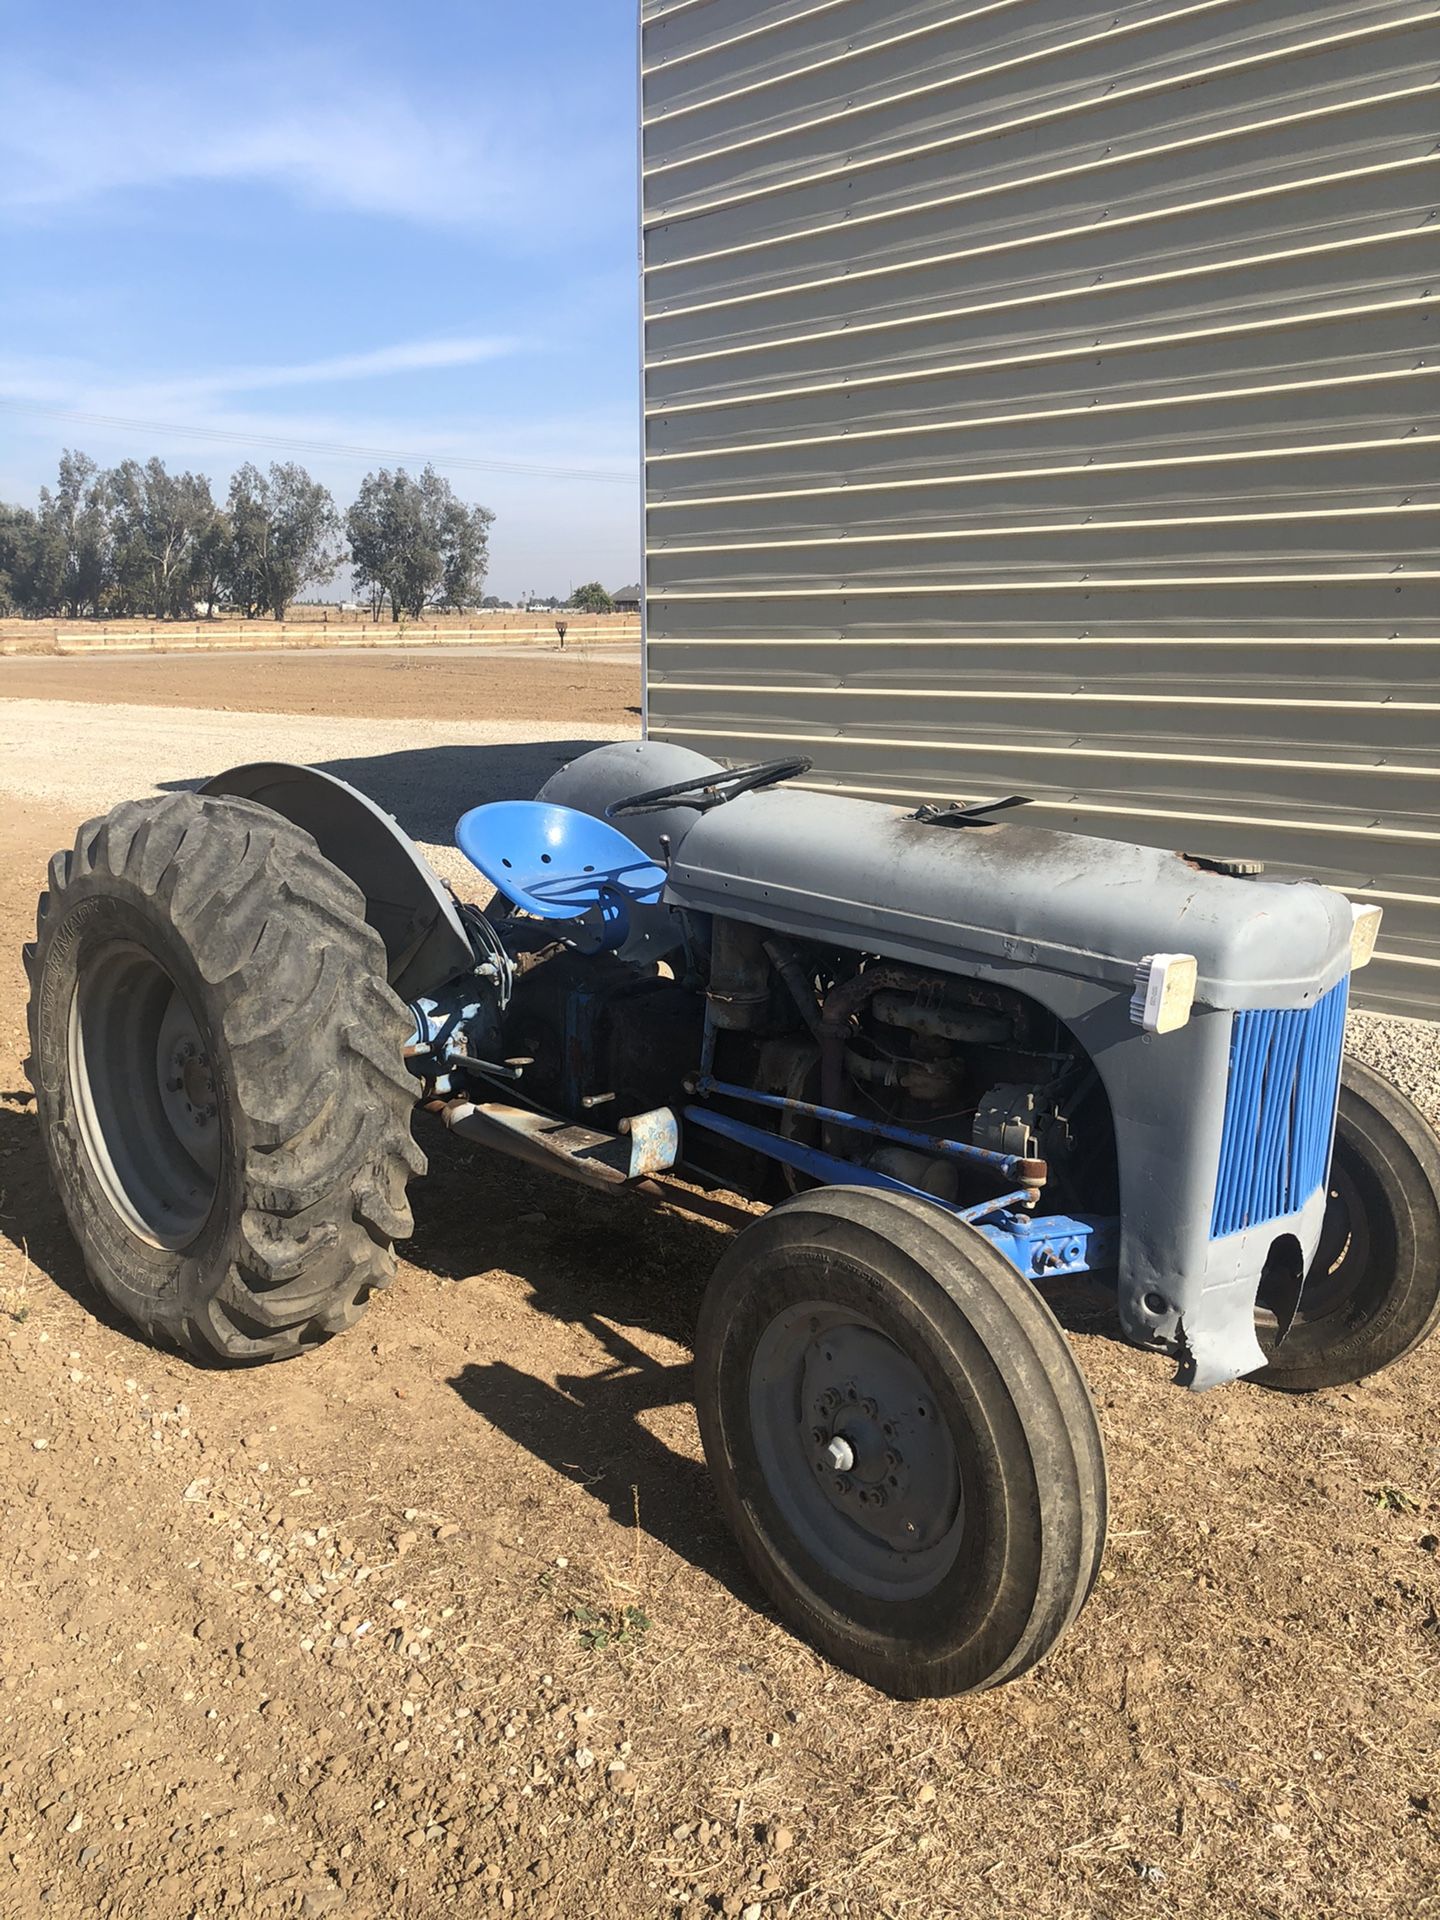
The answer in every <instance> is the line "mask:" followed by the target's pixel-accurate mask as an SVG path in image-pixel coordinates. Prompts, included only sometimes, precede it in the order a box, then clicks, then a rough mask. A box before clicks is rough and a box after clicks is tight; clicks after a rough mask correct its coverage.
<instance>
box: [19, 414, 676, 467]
mask: <svg viewBox="0 0 1440 1920" xmlns="http://www.w3.org/2000/svg"><path fill="white" fill-rule="evenodd" d="M0 408H3V409H5V410H6V411H7V412H10V413H43V414H47V415H48V416H49V417H50V418H52V419H55V420H73V421H75V422H76V424H77V425H80V426H87V427H123V428H124V429H125V430H126V431H127V432H131V433H146V434H161V435H163V434H181V435H184V436H187V437H188V438H190V439H192V440H207V441H211V442H217V441H218V442H219V443H220V444H222V445H224V446H230V447H264V448H266V449H267V450H270V451H274V452H277V453H308V454H315V455H340V456H342V457H344V456H355V457H358V458H360V459H364V460H377V459H378V460H408V461H409V462H410V463H411V464H412V465H413V466H424V465H427V464H428V465H430V466H432V467H438V468H441V469H448V470H449V471H450V472H452V473H457V472H458V473H513V474H520V475H529V476H531V477H533V478H535V479H546V480H600V481H604V482H605V483H606V484H607V485H614V484H623V485H626V486H637V485H638V484H639V473H638V470H637V471H636V472H634V473H625V472H622V471H620V470H619V469H617V468H613V467H547V466H540V465H536V464H532V463H530V462H528V461H524V460H475V459H471V458H469V457H468V456H467V455H465V454H443V455H441V454H421V453H406V452H402V451H401V450H399V449H398V448H395V447H366V446H346V445H343V444H342V443H341V442H339V441H336V440H288V439H282V438H280V437H279V436H277V435H275V434H268V433H244V432H239V431H237V432H233V433H232V432H230V431H229V430H227V429H225V428H223V427H192V426H183V425H181V423H180V422H179V421H176V420H127V419H125V418H123V417H122V416H121V415H119V414H114V413H77V412H74V411H72V410H71V409H69V408H67V407H47V406H42V405H41V404H40V403H39V402H38V401H34V400H6V399H0Z"/></svg>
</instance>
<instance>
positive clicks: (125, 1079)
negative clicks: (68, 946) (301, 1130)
mask: <svg viewBox="0 0 1440 1920" xmlns="http://www.w3.org/2000/svg"><path fill="white" fill-rule="evenodd" d="M67 1056H68V1065H69V1079H70V1088H71V1094H72V1099H73V1104H74V1113H75V1120H76V1124H77V1127H78V1130H79V1133H80V1138H81V1142H82V1145H83V1147H84V1150H85V1153H86V1156H87V1158H88V1159H89V1161H90V1165H91V1167H92V1168H93V1170H94V1174H95V1178H96V1181H97V1183H98V1185H99V1186H100V1188H101V1190H102V1192H103V1193H104V1195H105V1197H106V1199H107V1200H108V1201H109V1203H110V1205H111V1207H112V1208H113V1209H114V1211H115V1213H116V1214H117V1215H118V1216H119V1218H120V1219H121V1221H123V1223H124V1225H125V1226H126V1227H127V1228H128V1230H129V1231H130V1232H131V1233H132V1234H134V1235H135V1237H136V1238H137V1239H139V1240H142V1241H144V1242H145V1243H146V1245H147V1246H151V1247H156V1248H159V1249H161V1250H162V1251H166V1252H178V1251H179V1250H180V1249H181V1248H183V1247H187V1246H189V1245H190V1243H191V1242H192V1241H193V1240H194V1239H195V1238H196V1237H197V1236H198V1235H199V1233H200V1232H201V1230H202V1228H203V1227H204V1225H205V1222H206V1221H207V1220H208V1218H209V1216H210V1210H211V1208H212V1206H213V1205H214V1201H215V1195H216V1191H217V1189H218V1185H219V1174H220V1161H221V1144H222V1121H221V1116H220V1102H219V1098H218V1095H217V1091H216V1086H215V1074H214V1063H213V1061H212V1059H211V1057H210V1053H209V1047H208V1043H207V1042H206V1040H205V1039H204V1036H203V1034H202V1031H201V1028H200V1023H199V1021H198V1020H197V1019H196V1017H195V1013H194V1009H193V1008H192V1007H191V1005H190V1003H189V1001H188V999H187V998H186V996H185V995H184V993H183V992H182V991H181V989H180V987H179V986H178V985H177V984H176V982H175V980H174V979H173V978H172V977H171V975H170V974H169V972H168V971H167V970H166V968H165V967H164V966H162V965H161V963H160V962H159V961H158V960H157V959H156V958H155V956H154V955H153V954H152V953H150V952H149V951H148V950H147V949H146V948H144V947H141V946H138V945H136V944H134V943H133V942H130V941H113V942H111V943H109V944H108V945H107V946H105V947H104V948H102V949H100V950H99V951H98V952H93V953H91V954H90V955H89V956H88V957H87V959H86V961H85V963H84V964H83V965H82V967H81V970H80V974H79V977H78V979H77V981H76V985H75V991H74V994H73V995H72V997H71V1002H70V1021H69V1030H68V1036H67Z"/></svg>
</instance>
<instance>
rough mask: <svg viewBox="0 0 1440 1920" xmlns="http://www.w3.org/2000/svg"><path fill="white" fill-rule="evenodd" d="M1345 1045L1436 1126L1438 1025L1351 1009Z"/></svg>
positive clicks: (1439, 1109) (1439, 1116) (1439, 1106)
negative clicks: (1398, 1090)
mask: <svg viewBox="0 0 1440 1920" xmlns="http://www.w3.org/2000/svg"><path fill="white" fill-rule="evenodd" d="M1359 977H1360V978H1361V979H1363V977H1364V976H1363V975H1361V976H1359ZM1345 1048H1346V1051H1347V1052H1348V1053H1352V1054H1354V1056H1355V1058H1356V1059H1357V1060H1363V1061H1364V1062H1365V1064H1366V1065H1367V1066H1371V1067H1374V1069H1375V1071H1376V1072H1377V1073H1383V1074H1384V1076H1385V1078H1386V1079H1387V1080H1389V1081H1390V1082H1391V1084H1392V1085H1394V1086H1397V1087H1399V1089H1400V1091H1401V1092H1402V1093H1404V1094H1408V1096H1409V1097H1410V1099H1412V1100H1413V1101H1414V1102H1415V1104H1416V1106H1417V1107H1419V1109H1420V1111H1421V1112H1422V1113H1423V1114H1424V1116H1425V1118H1426V1119H1427V1120H1428V1121H1429V1122H1430V1124H1431V1126H1432V1127H1435V1128H1437V1129H1440V1026H1437V1025H1436V1024H1435V1023H1434V1022H1433V1021H1430V1020H1404V1019H1401V1018H1399V1017H1398V1016H1396V1015H1394V1014H1382V1013H1352V1014H1351V1016H1350V1019H1349V1022H1348V1024H1347V1026H1346V1028H1345Z"/></svg>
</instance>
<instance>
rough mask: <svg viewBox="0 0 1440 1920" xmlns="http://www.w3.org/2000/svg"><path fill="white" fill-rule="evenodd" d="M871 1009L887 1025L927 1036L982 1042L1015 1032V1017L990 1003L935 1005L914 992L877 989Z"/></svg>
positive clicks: (1007, 1036)
mask: <svg viewBox="0 0 1440 1920" xmlns="http://www.w3.org/2000/svg"><path fill="white" fill-rule="evenodd" d="M870 1011H871V1013H872V1015H873V1016H874V1018H875V1019H877V1020H879V1021H881V1022H882V1023H883V1024H884V1025H885V1026H887V1027H904V1028H906V1029H907V1030H908V1031H909V1032H910V1033H919V1034H924V1035H925V1036H926V1038H927V1039H941V1040H957V1041H963V1042H968V1043H970V1044H981V1045H983V1044H986V1043H991V1044H993V1043H996V1042H1002V1041H1005V1040H1011V1039H1013V1038H1014V1036H1015V1022H1014V1020H1013V1019H1012V1018H1011V1017H1010V1016H1009V1015H1008V1014H1006V1013H1004V1012H1002V1011H1000V1010H999V1009H998V1008H993V1007H938V1006H934V1005H927V1004H926V1002H925V1001H923V1000H917V999H916V998H915V996H914V995H913V994H906V993H895V992H893V991H890V992H884V993H877V994H876V995H875V998H874V1000H873V1002H872V1004H871V1008H870Z"/></svg>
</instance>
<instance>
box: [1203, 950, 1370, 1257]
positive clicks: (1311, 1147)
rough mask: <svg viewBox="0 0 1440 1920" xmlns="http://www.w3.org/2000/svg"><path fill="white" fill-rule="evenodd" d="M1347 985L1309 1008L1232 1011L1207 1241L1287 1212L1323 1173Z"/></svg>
mask: <svg viewBox="0 0 1440 1920" xmlns="http://www.w3.org/2000/svg"><path fill="white" fill-rule="evenodd" d="M1349 985H1350V982H1349V979H1348V977H1347V978H1346V979H1344V980H1342V981H1341V982H1340V984H1339V985H1338V986H1336V987H1332V988H1331V990H1330V991H1329V993H1327V994H1326V995H1325V996H1324V998H1323V999H1321V1000H1317V1001H1316V1002H1315V1004H1314V1006H1313V1007H1296V1008H1283V1009H1275V1008H1269V1007H1265V1008H1254V1009H1250V1010H1247V1011H1245V1012H1241V1013H1237V1014H1236V1015H1235V1026H1234V1031H1233V1034H1232V1036H1231V1041H1230V1081H1229V1086H1228V1087H1227V1089H1226V1094H1225V1127H1224V1132H1223V1134H1222V1136H1221V1140H1220V1174H1219V1178H1218V1180H1217V1181H1216V1185H1215V1211H1214V1214H1213V1217H1212V1219H1211V1222H1210V1234H1211V1238H1212V1239H1216V1240H1218V1239H1220V1238H1222V1237H1223V1236H1224V1235H1225V1234H1228V1233H1238V1232H1239V1231H1240V1229H1241V1228H1242V1227H1253V1226H1257V1225H1259V1224H1260V1223H1261V1222H1263V1221H1266V1220H1278V1219H1280V1218H1282V1217H1283V1216H1284V1215H1285V1214H1288V1213H1294V1212H1295V1211H1296V1210H1297V1209H1298V1208H1299V1207H1301V1206H1303V1204H1304V1203H1305V1201H1306V1200H1308V1199H1309V1198H1310V1195H1311V1194H1312V1193H1314V1191H1315V1190H1316V1188H1317V1187H1318V1186H1319V1185H1320V1183H1321V1182H1322V1181H1323V1180H1324V1178H1325V1176H1326V1173H1327V1171H1328V1169H1329V1162H1330V1140H1331V1135H1332V1133H1333V1130H1334V1123H1335V1100H1336V1093H1337V1089H1338V1084H1339V1078H1340V1054H1341V1050H1342V1048H1343V1046H1344V1042H1345V1004H1346V997H1347V994H1348V990H1349Z"/></svg>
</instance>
